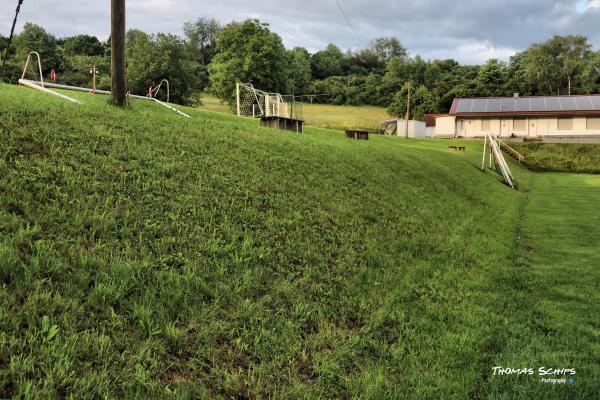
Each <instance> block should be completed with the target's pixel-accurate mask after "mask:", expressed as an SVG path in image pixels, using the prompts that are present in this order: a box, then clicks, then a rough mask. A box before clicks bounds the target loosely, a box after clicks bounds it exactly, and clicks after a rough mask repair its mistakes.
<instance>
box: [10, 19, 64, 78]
mask: <svg viewBox="0 0 600 400" xmlns="http://www.w3.org/2000/svg"><path fill="white" fill-rule="evenodd" d="M15 48H16V54H17V60H18V61H20V62H23V63H24V62H25V60H26V59H27V55H28V54H29V53H30V52H32V51H37V52H38V53H39V54H40V57H41V58H42V67H43V72H44V73H47V72H49V71H50V70H51V69H52V68H56V67H57V66H58V65H59V64H60V61H61V60H60V56H59V54H58V47H57V45H56V38H55V37H54V36H52V35H50V34H48V33H47V32H46V31H45V30H44V28H42V27H41V26H39V25H35V24H32V23H30V22H27V23H26V24H25V26H24V27H23V31H22V32H21V34H20V35H17V36H16V37H15Z"/></svg>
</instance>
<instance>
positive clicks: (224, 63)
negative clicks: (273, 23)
mask: <svg viewBox="0 0 600 400" xmlns="http://www.w3.org/2000/svg"><path fill="white" fill-rule="evenodd" d="M286 67H287V63H286V50H285V47H284V46H283V42H282V40H281V37H279V35H277V34H275V33H273V32H271V31H270V30H269V28H268V25H266V24H262V23H260V21H258V20H246V21H245V22H243V23H231V24H229V25H227V26H226V27H225V28H223V30H222V31H221V33H220V34H219V36H218V40H217V44H216V55H215V57H214V58H213V61H212V63H211V64H210V65H209V67H208V71H209V76H210V83H211V85H210V90H211V92H212V93H213V94H215V95H217V96H218V97H219V98H221V99H223V100H226V101H228V102H230V103H234V100H235V90H236V82H251V83H254V84H256V85H257V87H258V88H260V89H261V90H264V91H267V92H277V91H281V92H284V91H283V90H282V89H286V88H287V85H288V83H289V81H288V70H287V69H286Z"/></svg>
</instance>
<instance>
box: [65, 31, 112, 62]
mask: <svg viewBox="0 0 600 400" xmlns="http://www.w3.org/2000/svg"><path fill="white" fill-rule="evenodd" d="M64 51H65V54H66V55H70V56H75V55H78V56H91V57H93V56H101V55H103V54H104V51H105V48H104V46H103V45H102V43H100V41H99V40H98V38H96V37H95V36H90V35H77V36H73V37H69V38H66V39H65V41H64Z"/></svg>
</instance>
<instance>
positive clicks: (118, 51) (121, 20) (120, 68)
mask: <svg viewBox="0 0 600 400" xmlns="http://www.w3.org/2000/svg"><path fill="white" fill-rule="evenodd" d="M110 43H111V72H112V77H111V78H112V84H111V91H112V98H113V103H114V104H116V105H118V106H123V105H125V101H126V97H125V93H126V91H127V89H126V87H125V0H111V29H110Z"/></svg>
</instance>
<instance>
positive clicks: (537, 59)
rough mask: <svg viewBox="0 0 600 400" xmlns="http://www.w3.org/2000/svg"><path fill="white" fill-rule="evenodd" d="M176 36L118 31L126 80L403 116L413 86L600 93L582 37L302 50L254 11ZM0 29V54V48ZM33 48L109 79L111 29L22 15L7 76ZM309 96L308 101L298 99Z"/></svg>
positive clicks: (2, 43) (445, 102) (596, 69)
mask: <svg viewBox="0 0 600 400" xmlns="http://www.w3.org/2000/svg"><path fill="white" fill-rule="evenodd" d="M183 32H184V35H183V37H179V36H176V35H172V34H167V33H157V34H148V33H145V32H143V31H140V30H136V29H134V30H130V31H129V32H128V33H127V38H126V44H127V84H128V87H129V88H130V89H132V91H133V92H134V93H145V92H146V91H147V90H148V88H149V87H150V86H151V85H152V84H156V83H158V82H160V81H161V80H162V79H168V80H169V81H170V82H171V99H172V100H173V101H175V102H177V103H182V104H192V105H193V104H198V103H199V102H200V101H201V100H200V99H201V94H202V93H203V92H209V93H212V94H214V95H216V96H218V97H219V98H221V99H222V100H223V101H225V102H227V103H229V104H233V103H234V99H235V83H236V82H237V81H239V82H248V83H252V84H254V86H255V87H258V88H260V89H262V90H265V91H271V92H278V93H282V94H293V95H296V96H298V99H303V98H304V99H308V97H303V96H306V95H318V96H317V97H311V101H316V102H320V103H328V104H340V105H342V104H349V105H373V106H382V107H387V108H388V109H389V111H390V113H391V114H393V115H398V116H400V115H403V114H404V112H405V110H406V106H407V104H406V99H407V92H408V90H409V89H410V90H411V91H412V97H411V99H412V100H411V109H412V110H413V113H412V116H413V117H414V118H417V119H420V118H421V117H422V116H423V114H425V113H441V112H447V111H448V109H449V108H450V105H451V103H452V100H453V99H454V98H455V97H469V96H473V97H475V96H512V94H513V93H520V94H521V95H566V94H589V93H599V92H600V52H598V51H594V50H593V48H592V46H591V45H590V43H589V41H588V39H587V38H586V37H584V36H576V35H570V36H555V37H553V38H551V39H549V40H548V41H546V42H544V43H538V44H533V45H532V46H531V47H529V48H528V49H526V50H524V51H522V52H519V53H517V54H515V55H514V56H512V57H511V58H510V60H508V61H507V62H503V61H500V60H497V59H491V60H489V61H488V62H487V63H486V64H484V65H461V64H460V63H459V62H458V61H456V60H453V59H447V60H425V59H423V58H422V57H420V56H419V55H416V56H414V57H413V56H411V55H410V54H409V52H408V50H407V49H406V47H404V46H403V45H402V43H401V41H400V40H399V39H398V38H394V37H391V38H379V39H376V40H374V41H373V42H372V43H371V44H370V45H369V46H368V47H366V48H363V49H358V50H352V51H351V50H348V51H342V50H341V49H340V48H339V47H337V46H336V45H334V44H330V45H328V46H327V47H326V48H325V49H323V50H320V51H317V52H314V53H311V52H309V51H308V50H307V49H305V48H301V47H296V48H293V49H286V48H285V46H284V45H283V41H282V39H281V37H280V36H279V35H278V34H277V33H275V32H272V31H271V29H270V27H269V25H268V24H266V23H264V22H261V21H259V20H255V19H248V20H246V21H242V22H232V23H230V24H227V25H221V24H220V23H219V22H218V21H216V20H215V19H212V18H199V19H197V20H194V21H189V22H186V23H185V24H184V26H183ZM6 42H7V40H6V38H4V37H2V36H0V53H4V50H5V48H6ZM30 51H38V52H39V53H40V54H41V56H42V60H43V63H44V69H45V71H44V73H45V74H48V73H49V71H50V70H51V69H55V70H56V71H57V72H58V75H59V81H60V82H61V83H64V84H69V85H76V86H89V85H90V81H91V77H90V72H89V70H90V69H91V67H92V66H95V67H96V68H97V69H98V70H99V72H100V75H99V80H98V88H100V89H109V88H110V76H109V75H110V38H109V39H108V40H107V41H104V42H103V41H100V40H98V38H96V37H94V36H90V35H77V36H73V37H67V38H56V37H55V36H53V35H52V34H50V33H48V32H46V31H45V30H44V29H43V28H42V27H41V26H38V25H35V24H32V23H27V24H25V26H24V28H23V30H22V32H21V33H20V34H19V35H17V36H16V37H15V39H14V46H13V47H12V48H11V54H9V57H10V58H9V60H10V62H9V66H8V69H7V71H5V74H6V76H5V79H8V80H10V81H15V80H17V79H18V77H19V76H20V71H21V68H22V65H23V63H24V62H25V59H26V56H27V54H28V53H29V52H30ZM307 101H308V100H307Z"/></svg>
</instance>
